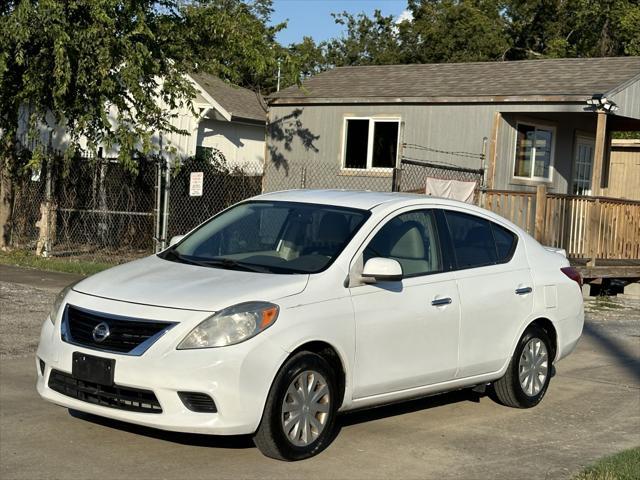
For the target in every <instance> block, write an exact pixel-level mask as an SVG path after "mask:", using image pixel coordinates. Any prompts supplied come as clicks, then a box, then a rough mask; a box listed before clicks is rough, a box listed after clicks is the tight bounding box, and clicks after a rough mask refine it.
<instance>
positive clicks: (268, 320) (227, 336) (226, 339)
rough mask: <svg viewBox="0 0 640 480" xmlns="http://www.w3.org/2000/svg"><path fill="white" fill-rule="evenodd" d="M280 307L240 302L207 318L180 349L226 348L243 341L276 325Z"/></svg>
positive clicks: (182, 343)
mask: <svg viewBox="0 0 640 480" xmlns="http://www.w3.org/2000/svg"><path fill="white" fill-rule="evenodd" d="M279 310H280V309H279V308H278V306H277V305H274V304H273V303H268V302H246V303H239V304H238V305H234V306H232V307H229V308H225V309H224V310H220V311H219V312H217V313H215V314H214V315H212V316H210V317H209V318H207V319H206V320H204V321H203V322H202V323H201V324H200V325H198V326H197V327H196V328H194V329H193V330H191V332H190V333H189V335H187V336H186V337H185V339H184V340H183V341H182V342H180V345H178V350H186V349H191V348H210V347H225V346H227V345H234V344H236V343H240V342H244V341H245V340H248V339H249V338H251V337H253V336H255V335H257V334H258V333H260V332H262V331H263V330H265V329H266V328H268V327H270V326H271V325H273V322H275V321H276V319H277V318H278V312H279Z"/></svg>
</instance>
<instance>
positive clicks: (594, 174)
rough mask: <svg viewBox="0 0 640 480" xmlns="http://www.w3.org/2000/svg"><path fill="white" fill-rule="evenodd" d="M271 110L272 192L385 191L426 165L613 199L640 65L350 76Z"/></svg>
mask: <svg viewBox="0 0 640 480" xmlns="http://www.w3.org/2000/svg"><path fill="white" fill-rule="evenodd" d="M269 106H270V109H269V114H268V132H267V159H266V160H267V161H266V175H265V179H264V188H265V190H277V189H284V188H299V187H307V188H310V187H318V188H321V187H332V188H365V189H380V190H387V189H391V188H392V181H393V177H394V170H396V169H401V168H402V167H403V163H402V162H403V161H411V159H417V160H420V161H427V162H430V163H434V164H442V165H443V166H444V165H457V166H460V167H466V168H469V169H480V168H482V169H484V183H485V186H486V187H488V188H489V189H495V190H511V191H523V190H524V191H533V190H535V188H536V186H538V185H541V184H543V185H546V187H547V190H548V191H549V192H550V193H563V194H567V193H568V194H578V195H606V193H607V188H608V171H609V170H608V159H609V150H610V149H609V146H610V143H611V142H610V137H611V132H613V131H629V130H635V131H637V130H640V57H615V58H589V59H557V60H527V61H518V62H492V63H466V64H427V65H388V66H363V67H343V68H336V69H334V70H330V71H327V72H324V73H321V74H319V75H317V76H315V77H312V78H310V79H309V80H307V81H306V82H305V83H304V84H303V86H301V87H291V88H288V89H285V90H282V91H281V92H279V93H277V94H275V95H273V96H272V97H271V98H270V99H269ZM639 187H640V186H639Z"/></svg>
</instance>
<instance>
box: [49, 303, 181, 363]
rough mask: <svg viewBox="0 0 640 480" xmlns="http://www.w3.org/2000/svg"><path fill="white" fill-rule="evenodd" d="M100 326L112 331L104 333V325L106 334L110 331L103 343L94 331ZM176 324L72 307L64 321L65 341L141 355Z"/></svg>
mask: <svg viewBox="0 0 640 480" xmlns="http://www.w3.org/2000/svg"><path fill="white" fill-rule="evenodd" d="M100 324H106V326H107V329H108V330H104V325H103V326H102V327H101V328H103V331H102V333H103V334H104V332H105V331H108V332H109V333H108V335H107V336H106V338H104V339H103V340H102V341H98V340H96V339H95V338H94V330H95V329H96V327H97V326H98V325H100ZM173 325H174V324H173V323H170V322H158V321H152V320H139V319H131V318H126V317H119V316H115V315H106V314H102V313H98V312H93V311H90V310H85V309H82V308H78V307H74V306H73V305H68V306H67V308H66V309H65V313H64V318H63V328H62V339H63V340H65V341H66V342H68V343H73V344H76V345H82V346H86V347H89V348H94V349H97V350H103V351H107V352H116V353H127V354H132V355H141V354H142V353H143V352H144V351H145V350H146V349H147V348H149V347H150V346H151V344H152V343H153V342H154V341H155V340H157V339H158V338H159V337H160V335H162V333H163V331H165V330H166V329H168V328H170V327H171V326H173ZM145 342H146V343H145Z"/></svg>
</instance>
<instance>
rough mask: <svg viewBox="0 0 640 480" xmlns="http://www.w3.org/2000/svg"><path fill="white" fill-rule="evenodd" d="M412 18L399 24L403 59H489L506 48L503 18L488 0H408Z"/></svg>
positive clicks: (494, 2) (497, 55)
mask: <svg viewBox="0 0 640 480" xmlns="http://www.w3.org/2000/svg"><path fill="white" fill-rule="evenodd" d="M409 11H410V12H411V13H412V16H413V21H412V22H411V23H409V24H405V25H402V26H401V27H402V28H401V41H402V43H403V45H404V50H405V52H407V60H408V61H409V62H416V63H439V62H473V61H491V60H498V59H500V58H501V56H502V54H503V53H504V51H505V50H506V49H507V48H508V40H507V36H506V34H505V31H504V30H505V20H504V18H503V16H502V15H501V13H500V8H499V6H498V4H497V2H496V1H492V0H467V1H457V0H423V1H417V0H409Z"/></svg>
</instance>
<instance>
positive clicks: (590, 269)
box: [478, 185, 640, 279]
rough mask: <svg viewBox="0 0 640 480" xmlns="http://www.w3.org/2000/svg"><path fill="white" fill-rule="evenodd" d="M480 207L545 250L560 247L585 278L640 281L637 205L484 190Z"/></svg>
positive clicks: (539, 192)
mask: <svg viewBox="0 0 640 480" xmlns="http://www.w3.org/2000/svg"><path fill="white" fill-rule="evenodd" d="M478 204H479V205H480V206H481V207H484V208H486V209H488V210H491V211H493V212H496V213H497V214H499V215H501V216H503V217H505V218H507V219H508V220H510V221H512V222H513V223H515V224H516V225H518V226H519V227H521V228H523V229H524V230H526V231H527V232H528V233H529V234H531V235H533V236H534V237H535V238H536V239H537V240H538V241H539V242H540V243H542V244H543V245H545V246H550V247H555V248H562V249H564V250H565V251H566V252H567V257H568V258H569V260H570V261H571V263H572V264H573V265H574V266H576V267H577V268H578V269H579V270H580V271H581V273H582V274H583V276H584V277H585V278H588V279H589V278H607V277H609V278H610V277H625V278H640V201H633V200H626V199H617V198H608V197H587V196H576V195H559V194H550V193H547V191H546V188H545V186H543V185H541V186H538V188H537V191H536V192H516V191H507V190H485V191H482V192H480V193H479V195H478Z"/></svg>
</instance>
